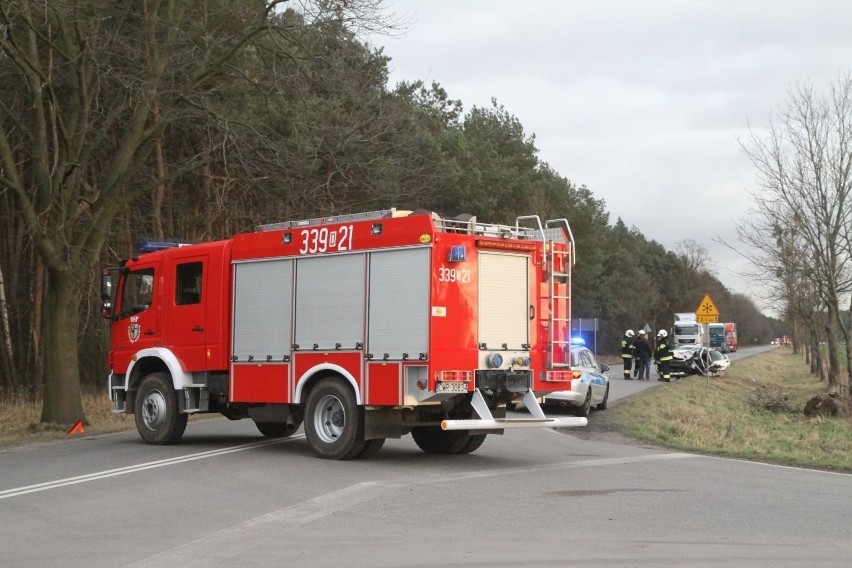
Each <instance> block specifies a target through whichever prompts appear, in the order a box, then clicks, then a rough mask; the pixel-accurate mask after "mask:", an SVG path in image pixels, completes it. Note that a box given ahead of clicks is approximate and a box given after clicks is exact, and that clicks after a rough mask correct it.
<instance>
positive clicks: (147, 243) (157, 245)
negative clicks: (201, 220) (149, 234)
mask: <svg viewBox="0 0 852 568" xmlns="http://www.w3.org/2000/svg"><path fill="white" fill-rule="evenodd" d="M190 244H192V243H179V242H177V241H159V240H156V239H142V240H140V241H136V250H137V252H139V253H146V252H156V251H158V250H166V249H171V248H178V247H185V246H187V245H190Z"/></svg>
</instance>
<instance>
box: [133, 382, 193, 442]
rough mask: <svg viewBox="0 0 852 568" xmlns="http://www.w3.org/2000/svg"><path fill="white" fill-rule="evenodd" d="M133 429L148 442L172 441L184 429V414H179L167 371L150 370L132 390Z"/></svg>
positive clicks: (178, 438) (177, 439) (175, 394)
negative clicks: (133, 396) (134, 423)
mask: <svg viewBox="0 0 852 568" xmlns="http://www.w3.org/2000/svg"><path fill="white" fill-rule="evenodd" d="M135 406H136V408H134V413H133V414H134V416H135V418H136V429H137V430H138V431H139V435H140V436H142V439H143V440H145V441H146V442H148V443H149V444H161V445H166V444H175V443H177V442H178V441H179V440H180V439H181V436H183V433H184V431H185V430H186V421H187V418H188V415H186V414H181V412H180V407H179V406H178V398H177V392H176V391H175V388H174V386H173V385H172V380H171V377H170V376H169V375H168V373H151V374H150V375H148V376H146V377H145V378H144V379H142V384H141V385H139V392H138V393H136V405H135Z"/></svg>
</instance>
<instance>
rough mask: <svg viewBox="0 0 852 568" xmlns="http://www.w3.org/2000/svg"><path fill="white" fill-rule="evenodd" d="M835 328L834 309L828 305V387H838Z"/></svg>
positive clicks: (838, 358) (838, 367) (838, 375)
mask: <svg viewBox="0 0 852 568" xmlns="http://www.w3.org/2000/svg"><path fill="white" fill-rule="evenodd" d="M836 329H837V325H836V319H835V313H834V310H832V309H831V306H829V309H828V318H827V321H826V324H825V334H826V341H827V342H826V345H827V346H828V388H830V389H838V388H839V386H840V357H838V355H837V349H838V345H837V336H836V335H835V330H836Z"/></svg>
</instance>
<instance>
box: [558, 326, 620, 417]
mask: <svg viewBox="0 0 852 568" xmlns="http://www.w3.org/2000/svg"><path fill="white" fill-rule="evenodd" d="M570 356H571V373H572V375H573V378H572V379H571V389H570V390H564V391H556V392H552V393H548V394H547V395H545V396H544V398H543V401H542V405H543V406H551V407H554V406H555V407H559V408H567V409H570V410H573V411H574V414H576V415H577V416H588V415H589V412H591V409H592V407H594V408H595V409H596V410H604V409H605V408H606V404H607V400H608V399H609V378H608V377H607V376H606V374H605V373H606V372H607V371H609V365H606V364H599V363H598V361H597V359H596V358H595V355H594V354H593V353H592V352H591V351H590V350H589V349H588V348H587V347H586V346H585V343H584V342H583V340H582V339H579V338H577V339H572V340H571V346H570Z"/></svg>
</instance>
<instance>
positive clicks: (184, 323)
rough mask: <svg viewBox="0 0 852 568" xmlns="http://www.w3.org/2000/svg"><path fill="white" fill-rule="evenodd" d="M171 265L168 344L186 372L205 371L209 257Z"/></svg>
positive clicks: (180, 260) (167, 291) (167, 288)
mask: <svg viewBox="0 0 852 568" xmlns="http://www.w3.org/2000/svg"><path fill="white" fill-rule="evenodd" d="M171 262H172V265H171V267H170V268H171V269H170V270H169V271H168V273H169V275H170V278H169V280H170V282H168V283H167V284H166V285H165V286H164V288H165V292H164V293H165V294H166V295H167V297H166V298H164V303H165V304H166V305H167V306H168V311H169V314H168V317H166V318H165V320H166V323H165V325H166V333H167V335H168V340H167V344H168V345H169V346H170V347H171V348H172V351H173V352H174V353H175V355H176V356H177V358H178V360H179V361H180V362H181V365H182V367H183V370H184V371H206V370H208V357H207V315H206V309H205V307H206V304H207V302H206V301H205V299H206V297H207V288H208V283H207V281H208V280H209V277H208V274H207V272H208V270H207V269H208V257H207V255H201V256H187V257H183V258H180V257H177V258H173V259H172V260H171Z"/></svg>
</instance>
